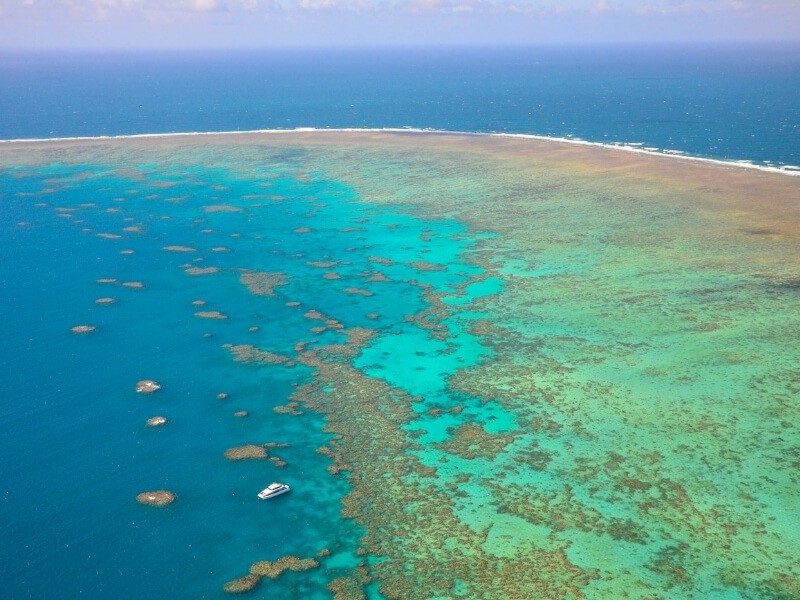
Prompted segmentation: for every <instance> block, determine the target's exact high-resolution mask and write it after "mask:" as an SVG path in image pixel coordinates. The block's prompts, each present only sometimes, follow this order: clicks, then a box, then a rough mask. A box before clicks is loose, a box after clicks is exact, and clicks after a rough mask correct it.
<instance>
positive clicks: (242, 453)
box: [225, 444, 267, 460]
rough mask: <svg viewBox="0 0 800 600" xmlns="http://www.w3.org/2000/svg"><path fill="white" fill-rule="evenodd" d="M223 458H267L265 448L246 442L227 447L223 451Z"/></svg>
mask: <svg viewBox="0 0 800 600" xmlns="http://www.w3.org/2000/svg"><path fill="white" fill-rule="evenodd" d="M225 458H227V459H228V460H248V459H256V460H261V459H264V458H267V450H266V448H264V446H257V445H255V444H247V445H245V446H237V447H235V448H228V449H227V450H226V451H225Z"/></svg>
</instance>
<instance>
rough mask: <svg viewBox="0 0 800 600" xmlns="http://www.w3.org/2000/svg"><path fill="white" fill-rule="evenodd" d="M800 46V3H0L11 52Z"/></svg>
mask: <svg viewBox="0 0 800 600" xmlns="http://www.w3.org/2000/svg"><path fill="white" fill-rule="evenodd" d="M745 40H746V41H750V40H755V41H773V40H774V41H778V40H793V41H798V42H800V0H0V47H3V48H39V49H46V48H154V49H158V48H252V47H284V46H405V45H417V46H423V45H424V46H427V45H506V44H561V43H563V44H573V43H612V42H637V43H638V42H667V43H671V42H686V41H692V42H717V41H745Z"/></svg>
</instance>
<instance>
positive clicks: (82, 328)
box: [70, 325, 97, 333]
mask: <svg viewBox="0 0 800 600" xmlns="http://www.w3.org/2000/svg"><path fill="white" fill-rule="evenodd" d="M96 329H97V327H95V326H94V325H75V327H73V328H72V329H70V331H72V333H91V332H92V331H95V330H96Z"/></svg>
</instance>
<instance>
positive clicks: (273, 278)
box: [239, 269, 289, 296]
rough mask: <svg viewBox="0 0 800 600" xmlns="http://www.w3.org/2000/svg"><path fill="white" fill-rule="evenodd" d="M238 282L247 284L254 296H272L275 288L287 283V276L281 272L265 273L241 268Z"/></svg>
mask: <svg viewBox="0 0 800 600" xmlns="http://www.w3.org/2000/svg"><path fill="white" fill-rule="evenodd" d="M239 283H241V284H242V285H245V286H247V289H249V290H250V293H251V294H255V295H256V296H274V295H275V288H276V287H281V286H285V285H288V284H289V277H288V276H287V275H284V274H283V273H266V272H263V271H251V270H248V269H242V274H241V276H240V277H239Z"/></svg>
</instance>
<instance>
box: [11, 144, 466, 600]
mask: <svg viewBox="0 0 800 600" xmlns="http://www.w3.org/2000/svg"><path fill="white" fill-rule="evenodd" d="M118 167H120V165H117V164H114V163H113V162H110V163H103V164H83V165H79V166H74V167H73V166H62V165H58V164H51V165H48V166H43V167H37V168H26V169H11V170H6V171H4V172H2V175H0V177H2V189H3V195H2V202H3V209H4V213H5V214H6V218H4V220H3V225H2V228H3V229H2V233H1V234H0V235H1V236H2V239H3V243H2V248H3V250H2V271H0V273H1V275H0V276H1V277H2V285H3V288H4V290H6V292H5V297H6V302H5V307H4V309H5V312H6V314H7V315H13V318H10V319H8V320H7V325H6V339H7V340H9V341H10V342H11V343H8V344H6V345H4V347H3V350H2V354H1V355H0V360H1V361H2V365H3V372H4V373H6V375H5V376H4V381H3V388H4V393H3V396H4V398H5V400H4V402H3V405H2V419H3V422H4V423H5V424H6V426H7V427H8V431H9V434H8V435H5V436H3V438H2V452H3V454H4V455H5V456H6V457H7V460H5V461H4V462H3V465H4V466H3V467H2V470H3V474H2V475H3V479H4V480H5V481H6V482H7V484H6V493H5V495H4V499H3V502H2V505H1V507H2V513H3V515H2V523H3V537H4V539H5V540H6V543H4V544H3V550H2V560H0V564H2V573H3V576H2V579H3V581H4V587H5V588H6V590H9V589H10V590H11V591H12V592H13V593H12V596H13V597H49V596H51V595H52V594H53V593H54V592H55V590H58V593H59V595H64V596H69V597H75V596H78V595H81V596H83V597H98V598H99V597H107V596H108V595H109V594H114V595H117V596H130V595H131V594H134V593H136V594H137V595H149V596H152V597H163V598H167V597H215V596H220V595H222V594H223V592H222V591H221V587H222V584H223V583H224V582H225V581H227V580H229V579H232V578H234V577H237V576H239V575H241V574H244V573H246V571H247V568H248V566H249V565H250V564H251V563H253V562H256V561H258V560H274V559H277V558H279V557H281V556H284V555H288V554H294V555H297V556H301V557H307V556H313V555H314V554H315V553H316V552H318V551H320V550H322V549H323V548H329V549H330V550H331V551H332V553H333V554H332V556H331V557H330V558H328V559H325V560H324V562H323V564H324V567H325V568H324V569H318V570H316V571H312V572H311V573H307V574H302V575H299V574H291V573H290V574H288V575H285V576H284V577H283V578H282V579H281V580H279V581H278V582H275V583H272V582H271V583H270V585H269V586H267V585H262V586H261V587H262V589H261V592H260V594H261V595H266V594H268V593H279V594H291V595H294V596H301V597H316V596H320V595H321V596H326V595H327V592H326V591H325V585H326V583H327V582H328V581H330V580H331V579H333V578H334V577H335V576H336V574H337V573H346V572H348V570H349V569H352V568H353V567H354V566H355V564H356V563H357V562H358V560H360V559H358V558H357V557H355V555H354V554H353V553H354V552H355V550H356V549H357V547H358V538H359V528H358V527H356V526H354V525H353V524H352V522H350V521H345V520H342V519H341V517H340V516H339V509H340V505H339V499H340V498H341V497H342V496H343V495H344V494H345V493H346V490H347V485H346V483H344V482H343V481H342V480H341V478H338V479H337V478H332V477H331V476H330V475H328V473H327V472H326V470H325V469H326V467H327V465H328V462H329V461H328V459H327V458H325V457H323V456H322V455H320V454H318V453H316V452H315V449H316V448H317V447H318V446H321V445H323V444H324V443H326V442H327V441H328V440H329V439H330V436H329V435H326V434H325V433H323V431H322V430H323V425H324V424H323V422H322V421H321V419H320V417H318V416H316V415H314V414H311V413H304V414H302V415H299V416H285V415H281V414H276V413H274V412H272V408H273V407H275V406H278V405H282V404H285V403H286V402H287V401H288V398H289V395H290V394H291V392H292V391H293V389H294V388H293V386H296V385H297V384H302V383H304V382H305V381H307V380H308V377H309V370H308V369H306V368H305V367H302V366H293V367H286V366H281V365H270V366H264V365H252V364H240V363H236V362H234V361H233V360H232V356H231V354H230V352H229V351H228V350H227V349H226V348H224V347H222V346H223V345H224V344H252V345H255V346H258V347H260V348H263V349H269V350H270V351H272V352H276V353H281V354H286V355H289V356H291V355H292V354H293V353H294V350H293V346H294V344H295V342H296V341H297V340H298V339H300V338H303V337H307V338H308V339H311V340H313V338H314V337H315V336H314V335H313V334H310V333H308V329H309V328H310V327H312V326H314V324H315V323H314V322H313V321H310V320H309V319H307V318H304V317H303V314H304V313H305V311H307V310H309V309H311V308H313V309H315V310H318V311H321V312H323V313H324V314H325V315H327V316H330V317H334V318H336V319H337V320H338V321H340V322H341V323H342V324H344V325H345V326H346V327H353V326H366V325H369V326H371V327H377V328H378V329H379V330H382V329H385V330H387V331H388V330H390V329H391V330H392V333H393V334H398V335H386V336H385V337H384V338H382V339H383V340H385V341H384V342H382V343H380V344H377V345H376V346H374V348H373V352H378V353H380V352H383V351H384V350H385V351H387V352H390V353H392V355H393V356H394V357H395V358H394V361H393V368H392V373H393V374H395V375H397V376H400V377H403V378H405V377H410V378H413V380H414V381H416V382H417V384H416V385H415V386H412V387H420V388H426V387H430V386H431V385H433V386H437V385H438V386H439V387H441V381H438V382H436V381H432V380H429V379H427V378H425V377H422V376H420V374H419V373H417V372H416V371H415V368H416V367H415V366H414V365H415V364H416V363H418V362H419V359H418V357H417V356H415V355H414V354H413V353H411V354H410V355H409V362H408V365H407V368H406V369H404V368H402V367H401V363H402V362H403V359H402V358H400V354H399V353H398V347H403V348H406V349H409V351H410V350H411V349H412V348H425V349H426V350H425V352H428V353H430V355H431V356H435V355H436V353H437V351H438V347H437V346H436V345H431V344H430V343H428V342H427V341H426V340H425V339H424V336H423V338H420V337H419V336H418V335H417V334H416V333H415V330H416V328H415V327H413V326H410V327H408V328H404V327H402V326H400V327H395V324H397V323H402V321H403V318H404V316H405V315H409V314H413V313H415V312H417V311H419V310H421V309H422V307H423V306H424V302H423V300H422V298H421V296H420V291H421V289H422V288H421V287H420V286H421V285H426V284H431V285H434V286H435V287H436V288H437V289H446V288H447V287H448V286H450V285H455V284H457V283H460V282H462V281H464V279H465V278H466V277H468V275H469V274H470V273H474V272H476V269H475V268H474V267H470V266H467V265H466V264H462V265H461V266H460V267H459V264H460V263H459V258H458V255H459V253H461V252H464V251H465V249H468V247H469V245H470V242H466V241H463V240H462V241H453V240H452V239H449V236H452V235H453V234H458V233H460V232H462V231H463V227H462V226H461V225H459V224H458V223H456V222H452V221H451V222H436V221H424V222H423V221H420V220H419V219H418V218H415V217H412V216H410V215H407V214H398V213H394V212H392V211H391V210H384V209H376V208H374V207H368V206H365V205H360V204H354V203H353V200H354V198H355V195H354V192H353V191H352V190H351V189H350V188H348V187H347V186H346V185H344V184H342V183H340V182H336V181H332V180H328V179H325V178H324V177H322V176H319V175H317V174H308V173H299V170H301V169H302V167H303V165H302V162H301V161H298V160H292V159H291V158H290V159H288V160H281V159H278V160H274V161H269V160H268V161H265V162H264V164H263V165H261V166H260V168H258V169H257V171H256V172H248V173H241V172H231V171H230V170H226V169H224V168H204V167H201V166H197V167H194V168H192V169H188V170H187V169H178V168H174V169H172V168H169V167H168V168H166V169H165V168H163V167H159V166H156V165H148V164H141V165H136V173H133V172H130V171H128V172H125V173H122V171H121V170H118ZM124 167H125V168H126V169H130V167H131V165H124ZM165 182H169V183H165ZM212 186H216V189H214V187H212ZM223 187H224V189H223ZM221 204H225V205H230V206H235V207H242V208H243V209H244V210H243V211H242V212H204V210H203V207H204V206H213V205H221ZM59 209H68V210H59ZM65 215H69V217H66V216H65ZM20 223H22V225H20ZM125 227H136V228H138V231H132V232H125V231H124V228H125ZM298 228H311V229H312V230H313V231H312V232H310V233H305V234H304V233H294V231H295V230H296V229H298ZM346 228H354V229H353V230H352V231H349V232H345V233H341V232H339V231H338V230H339V229H346ZM211 230H213V231H211ZM423 230H424V231H428V232H436V233H437V234H439V237H438V238H437V240H438V241H437V243H435V244H432V245H431V251H430V253H429V254H426V255H425V256H420V255H419V254H418V250H417V245H416V244H415V241H416V240H417V238H418V237H419V236H420V235H422V233H423ZM204 231H205V232H204ZM99 233H101V234H104V233H109V234H112V235H120V236H121V237H120V238H104V237H98V236H97V234H99ZM389 233H390V234H389ZM170 245H180V246H186V247H192V248H195V251H191V252H170V251H164V250H162V248H163V247H164V246H170ZM215 247H216V248H220V247H224V248H225V249H227V250H228V251H225V252H220V251H218V252H213V251H211V248H215ZM122 250H133V251H134V253H133V254H120V251H122ZM374 256H379V257H391V260H392V261H394V262H393V264H391V265H387V264H378V263H375V262H370V261H369V260H368V259H369V257H374ZM421 258H424V259H425V260H429V261H432V262H440V263H443V264H446V265H448V266H449V268H448V269H447V270H446V271H430V272H421V271H416V270H415V269H413V268H412V267H410V266H409V265H407V264H405V262H412V261H414V260H418V259H421ZM200 259H202V261H201V262H195V261H196V260H200ZM314 261H321V262H323V263H335V264H333V265H332V266H329V267H328V268H320V267H319V266H309V265H308V264H307V263H308V262H314ZM184 264H189V265H198V266H201V267H210V266H213V267H217V268H219V269H220V271H219V272H217V273H212V274H207V275H195V276H190V275H187V274H185V273H184V271H183V270H182V269H181V267H180V265H184ZM239 269H252V270H256V271H264V272H270V273H283V274H284V275H285V276H286V285H283V286H280V287H276V288H275V295H274V296H270V295H255V294H252V293H250V291H249V290H248V289H247V287H246V286H245V285H242V284H241V283H239V281H238V280H239V278H240V277H241V272H240V271H239ZM332 271H335V272H336V273H337V274H338V275H339V276H340V277H341V279H339V280H332V279H324V278H323V274H324V273H326V272H332ZM374 272H381V273H383V274H384V275H385V276H386V277H387V278H388V279H390V280H391V281H388V280H387V281H378V282H370V281H367V276H368V275H371V274H374ZM101 278H113V279H117V280H118V281H117V282H116V283H110V284H99V283H96V281H95V280H97V279H101ZM411 279H413V280H414V281H415V284H414V285H410V284H409V280H411ZM123 281H141V282H142V283H143V284H144V286H145V287H144V288H142V289H132V288H127V287H123V286H122V285H121V282H123ZM353 286H357V287H358V289H359V290H365V291H369V292H374V295H372V296H366V295H362V294H348V293H344V292H343V290H344V289H345V288H347V287H353ZM106 296H107V297H113V298H114V299H115V300H116V302H115V303H114V304H111V305H97V304H95V303H94V300H95V299H96V298H99V297H106ZM198 299H203V300H205V301H206V302H207V304H206V305H205V306H203V307H197V306H193V305H192V302H193V301H195V300H198ZM287 301H294V302H299V303H300V306H299V307H287V306H286V305H285V304H286V302H287ZM198 310H218V311H221V312H222V313H224V314H226V315H227V316H228V318H227V319H224V320H219V319H201V318H196V317H195V316H193V313H194V312H196V311H198ZM369 313H379V316H377V315H373V317H375V318H368V317H367V315H368V314H369ZM78 324H91V325H94V326H96V327H97V330H96V331H94V332H92V333H89V334H83V335H76V334H73V333H71V332H70V328H71V327H73V326H74V325H78ZM251 327H258V328H259V329H258V330H257V331H249V329H250V328H251ZM338 337H341V336H339V335H338V334H336V333H332V332H328V333H323V334H321V335H320V336H319V337H318V339H319V340H325V339H330V340H335V339H337V338H338ZM312 343H313V342H312ZM469 354H470V353H469V352H467V355H469ZM472 354H473V356H465V355H463V353H457V354H451V355H450V358H451V360H457V361H459V362H462V363H463V362H464V361H465V360H474V357H475V353H474V352H473V353H472ZM365 360H367V361H368V360H370V359H369V357H365ZM377 360H380V358H378V359H377ZM146 378H152V379H156V380H157V381H159V382H160V383H161V384H162V385H163V389H162V390H160V391H159V392H158V393H156V394H153V395H150V396H144V395H137V394H136V393H135V392H134V384H135V382H136V381H138V380H140V379H146ZM220 392H225V393H227V394H229V397H228V398H227V399H225V400H218V399H217V398H216V395H217V394H218V393H220ZM237 410H247V411H249V413H250V414H249V416H248V417H246V418H238V419H237V418H234V417H233V416H232V413H233V412H234V411H237ZM156 414H161V415H164V416H166V417H167V418H168V420H169V421H168V423H167V424H166V425H165V426H163V427H160V428H148V427H145V424H144V421H145V420H146V419H147V418H149V417H151V416H153V415H156ZM266 442H282V443H289V444H291V447H289V448H285V449H276V450H275V451H274V454H276V455H277V456H279V457H280V458H282V459H284V460H285V461H287V462H288V466H287V467H285V468H283V469H278V468H276V467H275V466H274V465H272V463H270V462H269V461H241V462H231V461H226V460H225V459H224V458H223V452H224V451H225V450H226V449H227V448H229V447H232V446H238V445H242V444H247V443H266ZM272 480H282V481H286V482H287V483H290V484H291V485H292V486H293V487H294V491H293V492H292V494H290V495H288V496H284V497H282V498H279V499H277V500H275V501H272V502H269V503H263V502H260V501H258V500H257V499H256V498H255V494H256V492H258V491H259V490H260V489H261V488H262V487H265V486H266V484H267V483H269V482H270V481H272ZM160 488H166V489H170V490H172V491H174V492H175V493H176V494H177V497H178V499H177V501H176V503H175V504H173V505H172V506H169V507H167V508H164V509H154V508H150V507H143V506H139V505H137V504H136V502H135V500H134V498H135V496H136V494H137V493H139V492H140V491H144V490H149V489H160Z"/></svg>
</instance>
